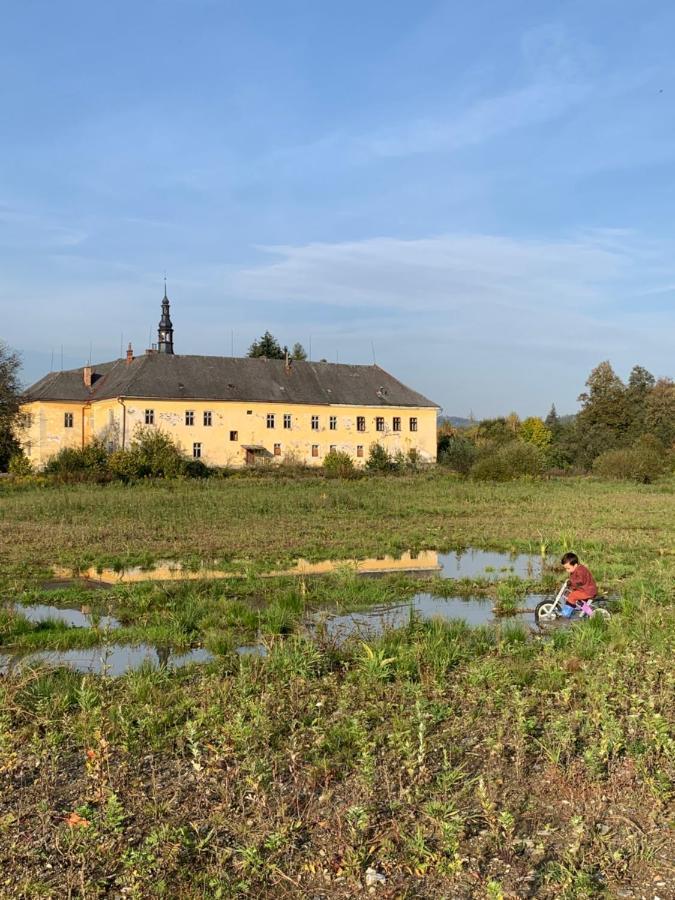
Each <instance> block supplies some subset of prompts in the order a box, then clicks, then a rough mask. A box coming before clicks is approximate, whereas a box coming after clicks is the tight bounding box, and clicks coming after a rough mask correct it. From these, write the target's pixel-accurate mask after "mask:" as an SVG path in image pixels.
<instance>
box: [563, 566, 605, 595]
mask: <svg viewBox="0 0 675 900" xmlns="http://www.w3.org/2000/svg"><path fill="white" fill-rule="evenodd" d="M567 582H568V584H569V588H570V595H569V596H568V598H567V599H568V601H569V599H570V597H571V596H572V594H574V598H573V599H574V600H590V599H591V597H595V595H596V594H597V593H598V586H597V584H596V583H595V579H594V578H593V576H592V575H591V573H590V572H589V571H588V569H587V568H586V566H581V565H580V566H577V567H576V569H575V570H574V572H570V574H569V578H568V579H567Z"/></svg>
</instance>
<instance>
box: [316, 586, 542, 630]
mask: <svg viewBox="0 0 675 900" xmlns="http://www.w3.org/2000/svg"><path fill="white" fill-rule="evenodd" d="M540 599H542V598H541V596H540V595H537V594H530V595H528V596H527V597H526V598H524V599H523V600H522V601H520V604H519V611H518V612H517V613H514V614H513V615H509V616H496V615H495V612H494V606H493V601H492V600H490V599H488V598H484V597H480V598H479V597H474V598H470V599H467V598H465V597H434V596H433V595H432V594H426V593H423V594H417V595H416V596H415V597H413V598H412V599H411V600H408V601H405V602H403V603H392V604H382V605H380V606H373V607H370V608H369V609H366V610H361V611H360V612H351V613H344V614H337V613H335V614H331V613H326V612H325V611H320V612H317V613H315V614H314V615H313V616H312V619H311V621H310V622H308V625H307V627H308V631H309V633H310V634H314V633H316V631H317V630H319V629H325V631H326V633H327V635H328V636H329V637H331V638H334V639H335V640H337V641H344V640H346V639H347V638H349V637H352V636H357V637H364V638H373V637H378V636H379V635H381V634H383V633H384V632H385V631H389V630H391V629H395V628H403V627H405V626H406V625H407V624H408V623H409V622H410V620H411V618H412V617H416V618H419V619H422V620H423V621H429V620H431V619H441V620H444V621H450V620H451V619H463V620H464V621H465V622H466V623H467V625H471V626H476V625H494V624H496V623H497V622H500V623H504V622H514V621H518V622H523V624H526V625H529V624H533V621H534V619H533V616H534V606H535V605H536V603H538V601H539V600H540Z"/></svg>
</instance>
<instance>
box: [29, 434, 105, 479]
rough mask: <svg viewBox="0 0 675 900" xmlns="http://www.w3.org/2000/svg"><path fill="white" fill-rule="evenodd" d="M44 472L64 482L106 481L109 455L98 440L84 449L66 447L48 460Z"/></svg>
mask: <svg viewBox="0 0 675 900" xmlns="http://www.w3.org/2000/svg"><path fill="white" fill-rule="evenodd" d="M44 471H45V474H47V475H55V476H56V477H57V478H61V479H63V480H64V481H104V480H105V479H106V478H107V476H108V453H107V451H106V449H105V447H104V446H103V443H102V442H101V441H98V440H93V441H91V442H90V443H89V444H86V445H85V446H84V447H64V448H63V449H62V450H59V452H58V453H57V454H56V455H55V456H52V458H51V459H50V460H48V462H47V464H46V465H45V468H44Z"/></svg>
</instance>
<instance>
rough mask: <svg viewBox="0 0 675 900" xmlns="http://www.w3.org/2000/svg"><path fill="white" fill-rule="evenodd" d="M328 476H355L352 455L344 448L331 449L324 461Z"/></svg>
mask: <svg viewBox="0 0 675 900" xmlns="http://www.w3.org/2000/svg"><path fill="white" fill-rule="evenodd" d="M323 467H324V469H325V471H326V476H327V477H328V478H353V477H354V471H355V470H354V463H353V461H352V458H351V456H350V455H349V454H348V453H345V452H344V451H342V450H331V451H330V453H328V454H327V455H326V457H325V459H324V461H323Z"/></svg>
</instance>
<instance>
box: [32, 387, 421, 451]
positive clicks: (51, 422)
mask: <svg viewBox="0 0 675 900" xmlns="http://www.w3.org/2000/svg"><path fill="white" fill-rule="evenodd" d="M25 409H26V411H28V412H31V413H32V415H33V419H32V422H31V426H30V428H29V429H28V430H27V432H26V437H25V438H24V439H23V443H24V446H26V445H27V444H30V449H31V454H30V459H31V461H32V462H33V463H34V464H35V465H36V466H38V467H39V466H42V465H44V463H45V462H46V461H47V459H48V458H49V457H50V456H51V455H52V454H54V453H57V452H58V451H59V450H60V449H61V448H62V447H64V446H81V445H82V441H83V440H85V441H89V440H91V439H92V437H98V438H100V439H102V440H104V442H105V443H106V444H107V445H108V446H109V447H110V449H116V448H118V447H121V446H122V441H124V445H125V446H126V447H128V446H129V444H130V442H131V441H132V440H133V437H134V433H135V432H136V431H137V429H138V428H143V427H145V426H146V410H152V413H153V415H152V418H153V427H155V428H161V429H162V430H163V431H166V432H167V433H168V434H170V435H171V437H172V438H173V439H174V440H176V441H177V442H178V443H179V444H180V445H181V448H182V449H183V451H184V452H185V453H186V454H187V455H188V456H192V454H193V447H194V444H196V443H197V444H201V458H202V459H203V460H204V462H205V463H207V464H209V465H218V466H224V465H228V466H243V465H245V464H246V450H245V445H247V444H248V445H250V446H257V447H264V448H265V453H264V454H261V458H267V459H271V460H274V461H276V462H280V461H282V460H283V459H284V458H286V459H294V460H296V461H298V462H302V463H306V464H307V465H317V466H319V465H322V464H323V460H324V459H325V457H326V454H327V453H328V452H329V450H330V448H331V447H332V446H334V447H335V449H336V450H341V451H343V452H345V453H348V454H349V455H350V456H351V457H353V459H354V462H355V464H356V465H363V464H364V463H365V461H366V459H367V457H368V451H369V448H370V445H371V444H373V443H380V444H382V445H383V446H384V447H385V448H386V449H387V450H388V451H389V452H390V453H396V452H397V451H401V452H403V453H407V452H408V451H409V450H411V449H415V450H417V451H418V453H419V454H420V457H421V459H423V460H425V461H427V462H434V461H435V460H436V410H435V409H434V408H410V407H386V408H383V407H356V406H311V405H299V404H280V403H277V404H275V403H268V404H263V403H245V402H243V403H241V402H217V401H202V400H199V401H197V400H192V401H191V400H144V399H125V400H124V401H123V402H120V401H119V400H116V399H115V400H103V401H95V402H93V403H91V404H75V403H55V402H50V403H47V402H38V403H33V404H27V405H26V407H25ZM125 410H126V413H125ZM188 411H191V412H192V413H193V416H194V424H192V425H187V424H186V412H188ZM65 412H72V413H73V428H68V429H66V428H64V413H65ZM205 412H210V413H211V424H210V425H205V424H204V413H205ZM284 414H289V415H290V416H291V427H290V428H284ZM268 415H273V416H274V427H273V428H268V425H267V421H268V420H267V417H268ZM313 416H318V422H319V427H318V429H313V428H312V417H313ZM330 416H335V417H336V418H337V424H336V428H335V429H331V428H330V426H329V423H330ZM359 416H363V417H364V418H365V423H366V430H365V431H358V430H357V418H358V417H359ZM378 416H381V417H383V418H384V430H383V431H377V429H376V419H377V417H378ZM394 417H399V418H400V420H401V430H400V431H396V432H395V431H394V430H393V419H394ZM411 418H416V419H417V431H411V429H410V419H411ZM231 432H236V439H234V440H232V439H231V434H230V433H231ZM275 444H280V445H281V447H280V455H278V456H277V455H275V453H274V445H275ZM313 445H316V446H317V447H318V456H312V446H313ZM359 446H361V447H362V448H363V456H362V457H359V456H358V455H357V447H359Z"/></svg>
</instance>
